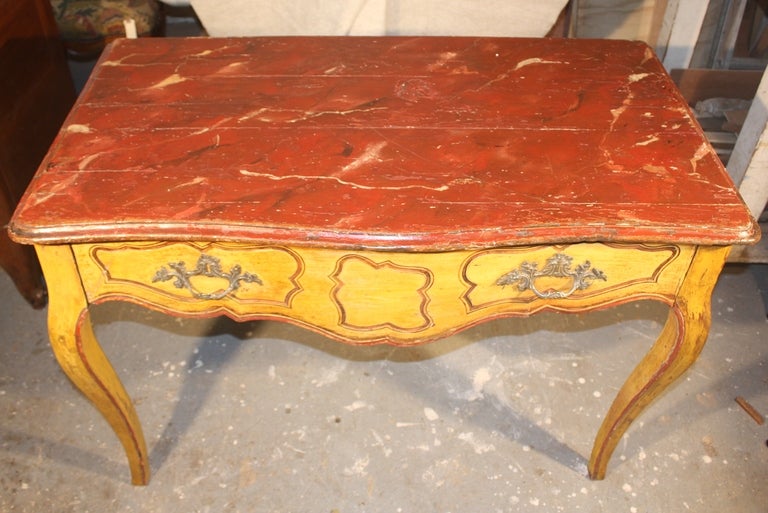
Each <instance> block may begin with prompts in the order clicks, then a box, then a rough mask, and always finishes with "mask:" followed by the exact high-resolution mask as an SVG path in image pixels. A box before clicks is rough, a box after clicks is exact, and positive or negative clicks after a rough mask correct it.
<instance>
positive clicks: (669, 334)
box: [588, 247, 730, 479]
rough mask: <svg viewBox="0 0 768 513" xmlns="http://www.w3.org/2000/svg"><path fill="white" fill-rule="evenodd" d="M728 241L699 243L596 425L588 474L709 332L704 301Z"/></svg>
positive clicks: (598, 468)
mask: <svg viewBox="0 0 768 513" xmlns="http://www.w3.org/2000/svg"><path fill="white" fill-rule="evenodd" d="M729 249H730V248H729V247H713V248H705V247H699V248H697V250H696V254H695V255H694V257H693V260H692V262H691V266H690V268H689V269H688V272H687V274H686V276H685V278H684V279H683V282H682V284H681V286H680V289H679V290H678V293H677V299H676V300H675V303H674V304H673V305H672V309H671V311H670V313H669V317H668V318H667V322H666V324H665V325H664V328H663V329H662V332H661V334H660V335H659V338H658V340H657V341H656V343H655V344H654V345H653V347H652V348H651V350H650V351H649V352H648V354H646V355H645V357H644V358H643V360H642V361H641V362H640V364H639V365H638V366H637V367H636V368H635V369H634V371H632V374H631V375H630V376H629V378H628V379H627V381H626V382H625V383H624V385H623V386H622V387H621V390H619V393H618V395H617V396H616V399H614V401H613V404H611V407H610V409H609V410H608V414H607V415H606V417H605V420H603V424H602V425H601V426H600V430H599V431H598V433H597V436H596V437H595V443H594V446H593V447H592V456H591V458H590V460H589V465H588V469H589V476H590V477H591V478H592V479H603V478H604V477H605V471H606V468H607V466H608V461H609V460H610V458H611V454H613V450H614V449H615V448H616V445H617V444H618V442H619V440H621V437H622V436H623V435H624V433H625V432H626V430H627V428H628V427H629V425H630V424H631V423H632V421H633V420H634V419H635V418H636V417H637V416H638V415H640V413H642V411H643V410H644V409H645V408H646V406H648V405H649V404H650V403H651V402H652V401H653V400H654V399H655V398H656V397H658V396H659V395H660V394H661V393H662V392H663V391H664V390H665V389H666V388H667V386H668V385H670V384H671V383H672V382H673V381H674V380H675V379H677V378H678V377H679V376H680V375H681V374H682V373H683V372H684V371H685V370H686V369H687V368H688V367H690V365H691V364H692V363H693V362H694V361H695V360H696V358H697V357H698V355H699V353H700V352H701V350H702V348H703V347H704V343H705V342H706V340H707V335H708V334H709V326H710V323H711V312H710V301H711V296H712V290H713V289H714V287H715V283H716V282H717V278H718V276H719V275H720V270H721V269H722V267H723V264H724V263H725V258H726V257H727V255H728V250H729Z"/></svg>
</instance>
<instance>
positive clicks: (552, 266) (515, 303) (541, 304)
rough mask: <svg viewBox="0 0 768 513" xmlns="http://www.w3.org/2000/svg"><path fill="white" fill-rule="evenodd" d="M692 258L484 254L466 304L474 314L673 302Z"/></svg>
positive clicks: (679, 254) (619, 248) (630, 250)
mask: <svg viewBox="0 0 768 513" xmlns="http://www.w3.org/2000/svg"><path fill="white" fill-rule="evenodd" d="M692 255H693V249H692V248H691V247H685V246H683V247H680V246H676V245H649V244H608V243H600V244H597V243H593V244H572V245H561V246H557V245H554V246H534V247H513V248H500V249H490V250H485V251H479V252H477V253H474V254H473V255H471V256H470V257H469V258H467V260H466V261H465V262H464V265H463V267H462V271H461V279H462V281H463V282H464V283H465V285H466V292H465V293H464V295H463V296H462V299H463V301H464V302H465V304H466V305H467V310H468V311H469V312H473V311H476V310H482V309H487V308H494V307H498V306H502V305H504V306H505V307H506V308H510V307H517V308H516V309H517V310H522V311H530V312H534V311H538V310H540V309H542V308H551V309H571V310H573V309H575V308H579V307H592V306H595V305H596V304H598V303H602V302H606V301H607V302H610V301H613V300H615V298H616V297H627V296H635V295H638V294H644V295H648V296H649V297H654V296H655V297H657V298H659V299H663V298H666V299H671V298H672V297H673V296H674V292H675V290H676V288H677V285H678V281H679V279H680V276H681V274H680V272H679V270H680V267H681V266H682V267H685V266H687V265H688V263H689V262H690V259H691V257H692Z"/></svg>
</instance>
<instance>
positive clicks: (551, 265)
mask: <svg viewBox="0 0 768 513" xmlns="http://www.w3.org/2000/svg"><path fill="white" fill-rule="evenodd" d="M572 261H573V258H571V257H569V256H568V255H565V254H563V253H557V254H555V255H553V256H551V257H549V258H548V259H547V263H546V264H544V268H543V269H541V270H539V269H538V264H536V263H535V262H534V263H529V262H527V261H526V262H523V263H522V264H521V265H520V267H519V268H518V269H513V270H512V271H510V272H508V273H506V274H504V275H502V276H501V277H500V278H499V279H498V280H496V285H499V286H501V287H504V286H506V285H514V284H517V288H518V289H519V290H521V291H525V290H530V291H532V292H533V293H534V294H536V296H538V297H540V298H542V299H562V298H566V297H568V296H570V295H571V294H573V293H574V292H576V291H577V290H584V289H586V288H587V287H589V285H590V283H592V281H593V280H603V281H607V278H606V276H605V273H604V272H603V271H600V270H598V269H595V268H593V267H592V264H590V263H589V260H587V261H585V262H584V263H583V264H581V265H578V266H576V269H574V270H571V262H572ZM542 276H552V277H556V278H572V279H573V285H572V286H571V288H570V290H566V291H561V290H547V291H544V292H542V291H540V290H538V289H537V288H536V285H535V283H534V282H535V281H536V278H539V277H542Z"/></svg>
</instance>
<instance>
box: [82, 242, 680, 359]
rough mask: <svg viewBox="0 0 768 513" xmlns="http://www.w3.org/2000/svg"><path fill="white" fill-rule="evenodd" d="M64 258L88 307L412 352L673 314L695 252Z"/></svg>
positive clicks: (218, 250)
mask: <svg viewBox="0 0 768 513" xmlns="http://www.w3.org/2000/svg"><path fill="white" fill-rule="evenodd" d="M73 249H74V251H75V254H76V257H77V260H78V265H79V266H80V273H81V276H82V277H83V283H84V285H85V288H86V293H87V294H88V297H89V299H90V300H91V301H93V302H98V301H103V300H107V299H126V300H130V301H134V302H139V303H142V304H146V305H147V306H150V307H154V308H156V309H160V310H165V311H169V312H179V313H184V314H201V315H214V314H219V313H224V314H227V315H230V316H231V317H234V318H237V319H255V318H271V319H281V320H287V321H291V322H294V323H296V324H299V325H302V326H305V327H308V328H311V329H314V330H316V331H319V332H321V333H324V334H326V335H329V336H332V337H335V338H338V339H340V340H342V341H345V342H351V343H361V344H371V343H379V342H387V343H394V344H413V343H419V342H424V341H427V340H431V339H435V338H439V337H442V336H445V335H447V334H450V333H453V332H455V331H458V330H460V329H463V328H466V327H469V326H472V325H474V324H477V323H480V322H483V321H486V320H489V319H493V318H497V317H503V316H524V315H530V314H532V313H535V312H537V311H541V310H547V309H550V310H563V311H566V310H567V311H584V310H588V309H590V308H596V307H602V306H606V305H609V304H612V303H620V302H624V301H628V300H630V299H637V298H653V299H659V300H661V301H664V302H667V303H671V302H672V301H673V299H674V296H675V293H676V291H677V287H678V286H679V283H680V281H681V280H682V278H683V276H685V272H686V270H687V267H688V265H689V264H690V261H691V259H692V258H693V254H694V251H695V248H694V247H692V246H674V245H644V244H622V245H618V244H603V243H584V244H570V245H550V246H529V247H509V248H497V249H487V250H472V251H450V252H443V253H439V252H437V253H403V252H381V251H353V250H341V249H333V250H332V249H321V248H286V247H271V246H254V245H245V244H232V243H197V242H155V243H149V242H148V243H116V244H93V245H77V246H74V248H73Z"/></svg>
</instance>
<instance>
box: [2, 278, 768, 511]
mask: <svg viewBox="0 0 768 513" xmlns="http://www.w3.org/2000/svg"><path fill="white" fill-rule="evenodd" d="M761 290H762V293H761ZM766 291H768V267H767V266H748V267H742V266H728V267H727V269H726V273H725V274H724V275H723V277H722V278H721V281H720V282H719V284H718V286H717V289H716V291H715V296H714V299H713V318H714V322H713V326H712V331H711V335H710V338H709V343H708V344H707V346H706V347H705V349H704V351H703V353H702V355H701V357H700V359H699V360H698V362H697V363H696V364H695V365H694V367H693V368H692V369H691V370H690V371H689V372H688V374H687V375H686V376H685V377H684V378H683V379H681V380H680V381H679V382H678V384H676V385H675V386H673V387H672V389H671V390H669V391H668V392H667V393H666V394H665V395H663V396H662V397H661V398H660V399H659V400H658V401H657V402H655V403H654V404H653V405H652V406H651V407H650V408H649V409H648V410H647V411H646V412H645V414H644V415H643V416H641V417H640V418H639V419H638V420H637V421H636V422H635V424H634V425H633V426H632V427H631V428H630V431H629V432H628V434H627V435H626V437H625V439H624V440H623V441H622V442H621V443H620V445H619V447H618V448H617V450H616V453H615V455H614V458H613V460H612V462H611V465H610V466H609V469H608V476H607V478H606V479H605V480H604V481H601V482H593V481H590V480H588V479H587V477H586V475H585V472H586V471H585V468H586V457H587V456H588V454H589V451H590V448H591V443H592V439H593V437H594V434H595V432H596V430H597V428H598V426H599V424H600V421H601V418H602V416H603V414H604V412H605V411H606V410H607V408H608V405H609V403H610V401H611V400H612V399H613V396H614V394H615V392H616V391H617V388H618V387H619V386H620V385H621V383H622V382H623V380H624V378H625V377H626V376H627V375H628V373H629V372H630V370H631V368H632V367H633V366H634V364H635V363H636V362H637V361H638V360H639V358H640V355H641V354H642V353H643V352H644V351H645V349H646V348H647V347H649V344H651V343H652V341H653V339H654V337H655V336H656V335H657V334H658V333H659V331H660V327H661V323H662V322H663V320H664V318H665V314H666V309H665V307H663V306H662V305H658V304H655V303H651V302H639V303H634V304H629V305H624V306H621V307H617V308H614V309H611V310H606V311H603V312H596V313H590V314H585V315H562V314H559V315H558V314H541V315H539V316H536V317H533V318H530V319H509V320H501V321H494V322H491V323H488V324H485V325H482V326H479V327H476V328H473V329H471V330H469V331H466V332H464V333H461V334H459V335H456V336H453V337H451V338H448V339H445V340H442V341H439V342H435V343H433V344H429V345H425V346H419V347H417V348H411V349H395V348H391V347H386V346H381V347H371V348H355V347H350V346H345V345H342V344H338V343H336V342H332V341H329V340H328V339H325V338H323V337H322V336H319V335H316V334H313V333H310V332H308V331H305V330H303V329H300V328H297V327H293V326H291V325H287V324H279V323H275V322H255V323H245V324H236V323H234V322H231V321H229V320H226V319H207V320H181V319H174V318H171V317H167V316H163V315H161V314H157V313H154V312H151V311H148V310H145V309H142V308H140V307H136V306H132V305H127V304H121V303H109V304H105V305H101V306H98V307H96V308H95V309H94V317H95V329H96V333H97V336H98V338H99V339H100V340H101V343H102V345H103V347H104V348H105V350H106V352H107V354H108V355H109V357H110V358H111V360H112V362H113V364H114V365H115V368H116V369H117V370H118V372H119V373H120V374H121V376H122V379H123V381H124V383H125V385H126V388H127V389H128V391H129V393H130V394H131V395H132V397H133V399H134V401H135V403H136V408H137V410H138V413H139V416H140V418H141V419H142V422H143V426H144V430H145V435H146V438H147V443H148V445H149V450H150V453H151V465H152V469H153V472H154V476H153V478H152V481H151V483H150V485H149V486H147V487H143V488H142V487H133V486H131V485H130V483H129V476H128V468H127V464H126V462H125V459H124V457H123V453H122V449H121V447H120V446H119V444H118V442H117V440H116V438H115V437H114V436H113V434H112V432H111V430H110V428H109V427H108V426H107V424H106V422H105V421H103V420H102V418H101V417H100V416H99V415H98V413H97V412H96V411H95V410H94V409H93V408H92V407H91V406H90V404H89V403H88V402H87V401H86V400H85V399H84V398H83V397H82V396H81V395H80V394H79V392H78V391H77V390H76V389H74V388H73V387H72V386H71V385H70V383H69V381H68V380H67V378H66V377H65V376H64V375H63V373H62V372H61V371H60V370H59V368H58V366H57V364H56V362H55V360H54V358H53V356H52V354H51V351H50V349H49V347H48V343H47V340H46V333H45V331H46V327H45V325H46V318H45V317H46V312H45V311H34V310H32V309H31V308H29V307H28V306H27V305H26V304H25V303H24V302H23V301H22V299H21V298H20V297H19V296H18V294H17V293H16V291H15V289H13V287H12V285H11V283H10V279H9V278H8V276H7V275H5V274H2V273H0V297H2V298H3V300H4V303H3V304H4V308H3V315H2V316H0V418H2V419H3V420H2V423H0V511H2V512H35V513H38V512H49V511H50V512H70V511H71V512H78V513H86V512H104V511H109V512H148V513H149V512H176V511H185V512H216V513H223V512H265V513H266V512H269V513H276V512H320V513H347V512H387V513H394V512H426V511H430V512H432V511H434V512H462V513H467V512H478V513H479V512H483V513H495V512H511V511H515V512H527V511H536V512H559V511H564V512H574V511H583V512H610V513H618V512H628V513H638V512H660V511H664V512H686V511H694V512H697V513H705V512H726V511H727V512H763V513H764V512H766V511H768V487H766V483H768V447H766V438H768V425H762V426H761V425H758V424H757V423H756V422H755V421H754V420H753V419H752V418H751V417H749V416H748V415H747V414H746V413H745V412H744V411H743V410H742V409H741V408H740V407H739V406H738V405H737V404H736V403H735V401H734V398H735V397H736V396H743V397H745V398H746V399H747V400H748V401H749V402H750V403H751V404H752V405H754V406H755V407H756V408H757V409H758V410H759V411H761V412H762V413H763V414H765V413H766V412H768V321H767V320H766V302H765V296H764V294H766Z"/></svg>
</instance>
